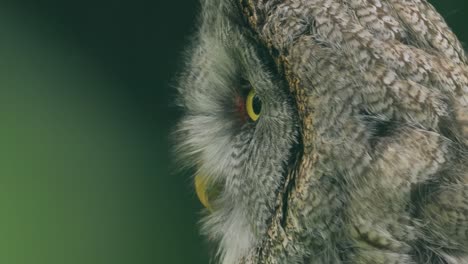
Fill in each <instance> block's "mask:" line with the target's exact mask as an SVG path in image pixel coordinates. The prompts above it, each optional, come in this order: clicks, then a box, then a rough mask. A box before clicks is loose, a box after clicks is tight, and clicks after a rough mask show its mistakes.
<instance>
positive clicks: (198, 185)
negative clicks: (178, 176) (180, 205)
mask: <svg viewBox="0 0 468 264" xmlns="http://www.w3.org/2000/svg"><path fill="white" fill-rule="evenodd" d="M207 187H208V184H207V180H206V178H205V177H204V176H201V175H197V176H195V191H196V192H197V196H198V199H199V200H200V202H201V203H202V204H203V206H205V207H206V208H207V209H208V210H210V212H211V211H212V208H211V205H210V202H209V199H208V192H207Z"/></svg>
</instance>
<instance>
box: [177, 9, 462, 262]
mask: <svg viewBox="0 0 468 264" xmlns="http://www.w3.org/2000/svg"><path fill="white" fill-rule="evenodd" d="M201 21H202V22H201V23H200V31H199V33H198V35H197V36H198V37H197V41H196V43H197V44H195V47H204V49H206V50H205V55H202V56H193V55H192V56H190V57H191V59H190V60H189V61H190V63H189V64H188V66H187V69H188V70H187V72H193V69H194V65H199V67H201V68H203V67H204V65H205V64H199V63H200V62H201V61H203V60H211V61H214V63H216V59H214V58H213V57H210V56H208V57H209V58H206V54H209V52H208V50H209V49H210V47H208V46H207V45H203V43H206V41H207V40H206V39H210V41H209V43H218V44H219V46H220V47H221V50H223V51H226V50H231V49H234V50H237V51H238V52H239V54H236V56H234V57H229V56H231V55H232V53H229V52H227V55H226V57H227V58H228V57H229V59H226V61H229V60H232V63H233V65H235V64H237V63H238V62H236V61H237V60H239V59H240V58H242V59H241V60H242V61H243V62H242V63H244V65H246V66H245V67H244V68H243V69H242V70H241V71H247V72H250V71H251V67H252V66H255V65H256V66H255V67H257V68H258V69H260V70H259V76H262V78H263V79H262V81H261V82H259V83H263V84H264V87H265V88H264V89H265V91H269V92H268V93H266V94H265V96H264V97H263V98H262V101H263V102H265V103H268V104H271V108H270V109H271V111H272V112H275V113H276V114H275V115H274V116H275V117H278V118H279V119H278V120H281V121H280V122H278V121H277V120H272V119H268V118H265V120H264V122H263V124H262V125H261V124H260V123H259V124H252V125H251V126H252V127H251V129H250V130H248V129H247V128H245V130H242V131H246V132H245V134H242V133H244V132H242V133H241V135H243V136H241V137H242V138H244V139H245V138H249V141H248V143H247V142H245V141H239V142H241V143H239V145H238V147H236V148H234V149H236V150H239V149H242V151H240V152H237V153H240V154H239V155H240V156H245V155H244V154H243V153H255V154H254V155H250V157H256V158H255V159H239V158H237V159H236V160H235V161H234V160H222V161H220V160H218V163H219V164H223V165H222V166H221V167H219V168H216V166H215V165H212V167H210V168H209V169H207V170H209V171H213V174H217V175H224V176H226V175H227V176H228V177H227V178H222V177H221V178H218V179H217V180H218V181H222V182H223V183H224V194H225V196H224V198H220V208H221V209H219V211H218V212H214V214H215V215H216V214H220V213H219V212H223V213H222V214H223V217H217V218H213V216H208V217H207V219H208V220H207V222H206V223H207V225H206V227H207V229H206V230H208V231H207V234H208V235H210V234H214V233H216V234H219V235H218V236H213V237H215V240H217V241H221V243H220V252H221V253H220V262H222V263H225V264H231V263H246V264H247V263H271V264H273V263H297V264H307V263H310V264H326V263H336V264H340V263H377V264H390V263H392V264H393V263H394V264H419V263H421V264H422V263H434V264H435V263H441V264H443V263H447V264H462V263H468V148H467V144H468V66H467V64H466V63H467V58H466V56H465V52H464V50H463V47H462V45H461V44H460V42H459V41H458V39H457V38H456V36H455V35H454V34H453V32H452V31H451V30H450V29H449V27H448V26H447V24H446V23H445V22H444V19H443V18H442V17H441V16H440V15H439V14H438V13H437V11H436V10H435V9H434V7H432V6H431V5H430V4H429V3H428V2H427V1H425V0H347V1H344V0H270V1H268V0H229V1H227V0H223V1H222V0H204V2H203V5H202V19H201ZM262 49H265V50H267V51H269V55H268V56H266V57H268V58H265V57H262V56H260V55H259V54H260V53H257V50H262ZM194 50H197V48H195V49H192V51H194ZM253 50H255V52H254V51H253ZM216 54H218V55H219V54H220V53H216ZM216 54H212V55H213V56H217V55H216ZM229 54H231V55H229ZM270 59H271V60H272V61H273V62H274V63H273V64H275V65H276V66H277V67H276V69H269V68H268V67H267V66H266V65H267V64H268V63H267V62H265V61H263V60H270ZM258 65H263V66H261V67H258ZM229 67H230V66H227V67H226V68H227V69H229ZM267 68H268V69H267ZM227 71H230V70H227ZM265 72H268V74H266V73H265ZM214 74H217V73H216V72H215V73H214ZM231 74H232V75H233V76H236V75H238V74H240V73H239V72H236V71H232V72H230V73H229V74H226V76H227V75H231ZM254 75H255V73H254V74H253V75H252V76H250V77H249V78H254V77H253V76H254ZM197 76H199V75H197ZM216 76H217V77H216V78H219V75H216ZM256 78H258V77H256ZM268 78H272V79H274V80H277V81H274V82H271V81H269V80H268ZM182 79H183V80H187V78H182ZM274 83H281V85H279V86H277V85H273V84H274ZM283 83H284V85H283ZM227 85H228V84H227ZM283 86H284V88H282V87H283ZM196 87H197V85H195V86H194V85H193V82H191V84H187V82H186V83H183V85H181V88H180V93H181V96H182V97H183V98H184V96H187V94H189V93H192V94H193V91H198V92H197V93H198V94H197V95H196V96H198V97H199V98H198V99H197V100H196V101H197V102H196V101H195V100H194V99H193V98H195V97H193V95H191V96H190V97H185V99H184V100H185V101H184V100H182V101H184V102H185V108H186V109H189V110H191V109H190V108H187V102H192V103H193V105H198V104H200V101H203V100H202V98H205V96H206V94H205V93H208V94H209V93H213V91H212V90H211V89H213V88H212V87H211V88H209V87H208V86H205V88H204V89H201V88H196ZM267 94H268V95H267ZM276 94H278V95H279V96H276ZM220 96H221V95H220ZM290 98H292V99H290ZM270 100H271V101H270ZM204 102H206V100H205V101H204ZM273 102H274V103H273ZM279 102H284V103H283V104H278V103H279ZM280 105H281V106H280ZM197 107H201V104H200V106H197ZM188 113H189V115H188V116H190V115H192V113H191V112H188ZM184 120H185V121H183V122H181V125H180V131H183V132H184V131H185V132H184V133H182V134H185V135H186V134H190V133H192V132H193V131H196V129H195V128H193V127H188V126H187V124H188V123H190V120H191V118H187V117H186V118H185V119H184ZM218 121H219V122H223V121H224V120H223V119H219V120H218ZM226 122H227V123H229V122H230V121H229V120H226ZM213 124H214V123H213ZM273 124H279V125H277V126H274V125H273ZM208 125H209V124H207V125H206V127H205V128H206V129H207V130H210V129H218V130H219V131H222V129H221V128H219V124H218V126H214V127H210V126H208ZM229 127H230V126H226V128H225V129H226V131H224V132H226V133H229ZM261 127H262V128H263V129H264V130H261V131H262V132H261V133H260V134H259V133H257V131H259V129H261ZM219 131H218V133H220V132H219ZM252 131H256V132H252ZM233 138H235V137H233ZM276 140H278V141H276ZM181 141H182V142H183V143H182V144H181V146H182V147H181V152H182V153H184V152H187V150H190V152H191V153H193V155H192V156H191V159H190V160H195V162H194V163H197V164H202V166H206V165H204V164H205V163H206V162H205V161H203V160H201V159H200V158H199V155H200V153H201V154H203V151H201V150H200V149H202V148H209V147H210V146H211V145H212V144H215V143H213V142H204V143H200V142H201V141H198V143H197V144H198V145H196V144H193V143H188V142H194V141H197V140H196V139H195V138H194V137H193V136H185V137H183V140H181ZM257 141H258V142H260V143H259V146H257V145H256V144H257V143H256V142H257ZM242 142H245V143H242ZM262 142H263V143H262ZM203 144H206V146H205V145H203ZM247 146H248V147H247ZM278 152H280V153H278ZM219 157H225V156H223V155H221V156H219ZM230 158H233V157H230ZM230 158H229V159H230ZM233 162H235V163H236V164H238V167H239V168H241V170H240V171H242V172H240V174H243V177H238V176H235V177H234V176H233V177H229V176H232V175H240V174H239V173H238V174H233V173H231V172H232V171H233V169H232V167H231V164H232V163H233ZM214 172H216V173H214ZM238 172H239V171H238ZM234 190H237V191H234ZM239 190H242V191H240V192H239ZM225 197H229V199H228V200H229V202H226V200H222V199H225ZM223 201H224V202H223ZM223 204H224V205H227V204H229V206H227V207H226V208H228V207H229V208H230V209H229V210H228V211H229V212H239V213H236V214H235V215H236V216H235V217H234V216H233V215H231V214H229V213H227V212H225V211H223V209H222V208H223V206H224V205H223ZM249 216H254V217H249ZM209 219H216V221H212V220H209ZM231 222H237V223H242V224H241V225H240V224H236V225H235V227H233V229H232V230H230V229H229V231H222V230H221V229H216V228H212V227H214V226H216V225H222V223H231ZM210 226H211V227H210ZM234 229H235V230H236V231H233V230H234ZM214 230H217V231H216V232H214ZM225 230H228V229H225ZM210 232H211V233H210ZM234 233H236V234H243V235H242V236H243V237H248V239H242V238H240V237H239V236H233V234H234ZM231 238H233V239H237V241H243V242H242V243H244V242H245V241H248V242H246V243H244V244H245V245H246V246H245V247H243V246H241V245H236V243H234V242H232V241H231ZM223 241H230V242H229V243H227V242H223Z"/></svg>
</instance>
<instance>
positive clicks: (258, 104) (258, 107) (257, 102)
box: [252, 95, 262, 115]
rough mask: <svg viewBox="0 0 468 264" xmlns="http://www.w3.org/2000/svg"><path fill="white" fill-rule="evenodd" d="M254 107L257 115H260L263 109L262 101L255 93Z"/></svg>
mask: <svg viewBox="0 0 468 264" xmlns="http://www.w3.org/2000/svg"><path fill="white" fill-rule="evenodd" d="M252 108H253V111H254V113H255V114H256V115H259V114H260V110H262V101H261V100H260V98H258V96H257V95H254V97H253V102H252Z"/></svg>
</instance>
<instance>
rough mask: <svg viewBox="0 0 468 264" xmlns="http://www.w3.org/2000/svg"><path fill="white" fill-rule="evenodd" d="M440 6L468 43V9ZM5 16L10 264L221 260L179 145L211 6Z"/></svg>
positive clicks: (2, 220)
mask: <svg viewBox="0 0 468 264" xmlns="http://www.w3.org/2000/svg"><path fill="white" fill-rule="evenodd" d="M433 3H434V4H435V5H436V6H437V7H438V8H439V10H440V11H441V12H442V13H443V15H444V16H445V17H446V19H447V20H448V22H449V24H450V26H451V27H452V28H453V29H454V31H455V32H456V33H457V34H458V36H459V37H460V39H461V40H462V41H464V42H467V41H468V28H467V27H466V26H467V25H468V24H467V23H468V18H467V16H468V3H466V1H465V0H458V1H455V0H453V1H449V0H443V1H442V0H440V1H433ZM0 7H1V8H0V36H1V41H0V146H1V151H0V264H4V263H5V264H23V263H24V264H26V263H28V264H30V263H34V264H42V263H44V264H64V263H67V264H68V263H70V264H75V263H77V264H78V263H79V264H84V263H86V264H111V263H112V264H120V263H132V264H133V263H138V264H149V263H175V264H179V263H195V264H196V263H209V258H208V253H207V252H208V247H207V246H206V244H205V243H204V242H203V238H201V237H200V236H199V235H198V223H197V221H198V218H199V213H198V211H199V209H200V205H199V204H198V201H197V200H196V197H195V195H194V191H193V189H192V186H191V181H190V177H189V175H186V174H180V173H174V172H173V166H171V165H170V164H171V155H170V147H171V143H170V141H169V140H168V138H169V136H168V135H169V133H170V131H171V128H172V127H173V126H174V124H175V122H176V120H177V117H178V112H177V109H176V107H174V104H173V99H174V98H173V96H174V89H173V84H174V77H175V74H176V73H177V71H178V70H180V65H181V62H182V51H183V48H184V46H186V44H188V41H189V37H190V35H191V33H192V32H193V31H194V18H195V14H196V13H197V9H198V8H199V7H198V3H197V2H196V1H154V0H153V1H144V0H134V1H131V2H130V1H118V0H113V1H111V0H101V1H99V0H95V1H91V0H82V1H75V2H71V1H63V0H61V1H59V0H44V1H33V0H31V1H2V2H1V4H0Z"/></svg>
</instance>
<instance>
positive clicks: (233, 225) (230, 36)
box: [176, 1, 297, 263]
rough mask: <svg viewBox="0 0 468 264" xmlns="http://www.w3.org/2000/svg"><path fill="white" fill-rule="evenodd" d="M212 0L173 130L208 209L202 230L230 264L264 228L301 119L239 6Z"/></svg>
mask: <svg viewBox="0 0 468 264" xmlns="http://www.w3.org/2000/svg"><path fill="white" fill-rule="evenodd" d="M214 2H217V1H211V2H210V3H205V4H204V5H203V6H202V9H203V10H204V11H203V16H202V18H201V21H200V23H201V27H200V30H199V32H198V34H197V36H196V41H195V43H196V44H195V45H194V46H193V47H192V49H190V51H189V54H190V59H189V61H188V64H187V67H186V70H185V73H184V74H183V76H182V78H181V83H180V87H179V93H180V98H179V100H180V104H181V106H182V107H183V109H184V116H183V118H182V120H181V122H180V124H179V126H178V132H177V134H176V136H177V138H178V140H179V151H180V153H181V154H182V157H183V158H182V160H183V161H184V162H188V163H189V166H192V167H193V168H194V169H195V171H196V173H195V175H194V177H195V178H194V181H195V183H196V184H195V186H196V191H197V194H198V196H199V197H200V200H201V201H202V203H203V204H204V205H205V206H206V207H207V210H206V211H207V215H206V217H205V221H204V231H205V233H206V234H207V235H208V236H209V237H210V238H211V239H213V240H216V241H218V242H219V243H220V248H219V256H220V257H221V258H222V259H223V260H224V263H232V262H233V261H235V260H236V259H237V258H238V257H239V256H242V255H244V254H245V252H246V251H247V250H248V249H249V248H251V247H252V246H254V245H255V243H256V241H257V239H258V238H259V237H260V236H261V235H262V234H263V233H264V232H265V231H266V227H267V222H268V220H269V219H270V218H271V216H272V213H273V211H274V209H275V200H276V195H277V191H278V189H279V187H280V186H281V185H282V180H283V179H284V177H285V174H286V173H287V171H286V168H287V165H288V163H289V162H290V156H291V155H290V154H291V149H292V148H293V147H294V146H295V145H296V144H297V142H296V139H297V127H296V116H295V112H294V110H293V109H294V107H293V104H292V102H293V101H292V100H291V98H290V95H289V93H288V91H287V88H286V85H285V84H284V82H283V81H282V80H281V79H280V78H279V77H277V76H276V72H275V69H274V68H270V67H269V66H268V65H267V64H266V63H265V62H268V60H269V58H268V55H267V54H266V53H263V52H262V51H261V50H259V49H257V47H256V45H255V42H254V41H253V39H251V38H250V37H249V36H248V35H247V34H245V33H244V32H243V31H242V30H241V23H242V22H240V21H241V20H240V19H238V18H235V17H232V16H228V15H223V13H224V14H228V13H229V14H234V13H240V12H237V11H235V12H233V11H232V9H233V8H236V7H234V6H233V5H231V4H227V3H225V4H224V3H214Z"/></svg>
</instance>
